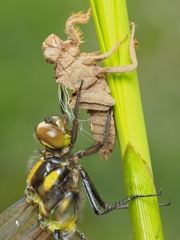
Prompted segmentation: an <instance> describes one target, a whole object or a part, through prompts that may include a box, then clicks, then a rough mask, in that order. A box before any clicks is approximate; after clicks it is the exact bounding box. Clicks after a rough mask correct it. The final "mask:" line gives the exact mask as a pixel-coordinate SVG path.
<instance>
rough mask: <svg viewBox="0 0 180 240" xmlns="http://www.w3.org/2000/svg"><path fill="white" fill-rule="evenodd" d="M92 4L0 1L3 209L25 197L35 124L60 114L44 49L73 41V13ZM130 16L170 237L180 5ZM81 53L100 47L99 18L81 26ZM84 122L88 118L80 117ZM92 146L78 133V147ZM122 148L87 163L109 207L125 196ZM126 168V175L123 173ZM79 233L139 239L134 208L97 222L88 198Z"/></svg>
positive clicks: (176, 176) (152, 5)
mask: <svg viewBox="0 0 180 240" xmlns="http://www.w3.org/2000/svg"><path fill="white" fill-rule="evenodd" d="M88 8H89V2H88V1H85V0H79V1H72V0H66V1H63V0H51V1H43V0H38V1H35V0H31V1H22V0H17V1H13V0H9V1H1V3H0V116H1V117H0V212H1V211H3V210H4V209H6V208H7V207H9V206H10V205H11V204H13V203H14V202H16V201H17V200H19V199H20V198H22V196H23V192H24V189H25V184H26V177H27V161H28V158H29V157H30V156H32V155H33V151H34V149H41V146H40V144H39V143H38V142H37V141H36V140H34V138H33V132H34V127H35V126H36V124H38V123H39V122H40V121H42V120H43V119H44V117H45V116H47V115H48V116H51V115H52V114H59V103H58V95H57V85H56V83H55V81H54V80H53V76H54V71H53V66H52V65H49V64H47V63H46V62H45V61H44V59H43V55H42V52H41V44H42V42H43V41H44V39H45V38H46V37H47V36H48V35H50V34H51V33H55V34H56V35H59V36H60V37H61V38H62V39H64V40H66V34H65V33H64V28H65V27H64V26H65V22H66V20H67V18H68V17H69V16H70V14H71V13H72V12H78V11H87V9H88ZM128 9H129V19H130V20H131V21H134V22H135V23H136V24H137V29H136V39H137V40H138V43H139V48H138V50H137V56H138V62H139V66H138V75H139V81H140V89H141V95H142V102H143V108H144V115H145V122H146V128H147V134H148V141H149V148H150V153H151V158H152V165H153V172H154V178H155V185H156V188H157V190H159V188H160V187H161V188H162V189H163V196H161V197H159V201H160V202H167V201H169V198H172V206H170V207H165V208H161V210H160V211H161V216H162V223H163V228H164V234H165V239H174V240H175V239H179V235H180V228H179V222H180V187H179V185H180V162H179V161H180V157H179V148H180V147H179V145H180V140H179V134H180V130H179V129H180V127H179V125H180V109H179V103H180V81H179V78H180V17H179V9H180V2H178V1H169V2H168V1H163V0H159V1H155V0H153V1H151V2H147V1H142V0H137V1H128ZM80 28H81V29H82V31H83V35H84V40H85V41H86V42H85V43H84V44H82V45H81V51H83V52H92V51H96V50H98V49H99V47H98V42H97V36H96V33H95V28H94V24H93V19H92V18H91V20H90V22H89V23H88V24H87V25H84V26H80ZM80 117H81V118H82V119H87V118H88V116H85V115H82V114H81V115H80ZM91 144H92V141H90V140H86V139H84V138H83V136H82V135H79V138H78V143H77V145H76V148H75V150H76V149H84V148H85V147H87V146H89V145H91ZM118 151H119V150H118V146H116V149H115V151H114V152H113V154H112V157H111V158H110V159H109V161H108V162H104V161H100V159H99V155H98V154H95V155H93V156H90V157H88V158H84V159H83V160H81V164H82V165H83V166H84V167H85V168H86V170H87V171H88V173H89V175H90V176H91V179H92V180H93V182H94V183H95V185H96V186H97V189H98V190H99V191H100V192H101V194H102V196H103V197H104V199H106V201H107V202H108V203H113V202H115V201H117V200H120V199H122V198H123V197H125V190H124V183H123V172H122V166H121V161H120V159H119V158H120V157H119V152H118ZM119 171H120V172H119ZM78 226H79V228H80V229H81V230H82V231H83V232H84V233H85V235H86V236H88V239H93V240H96V239H105V240H108V239H113V240H117V239H125V240H126V239H127V240H128V239H133V237H132V230H131V225H130V219H129V214H128V210H121V211H120V210H119V211H114V212H112V213H110V214H108V215H106V216H102V217H97V216H96V215H95V214H94V212H93V211H92V209H91V206H90V204H89V203H88V201H86V204H85V207H84V210H83V214H82V219H81V222H80V223H79V224H78Z"/></svg>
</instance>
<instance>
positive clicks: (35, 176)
mask: <svg viewBox="0 0 180 240" xmlns="http://www.w3.org/2000/svg"><path fill="white" fill-rule="evenodd" d="M82 85H83V81H82V82H81V84H80V87H79V90H78V92H77V98H76V104H75V108H74V120H73V123H72V128H71V127H70V124H69V122H68V119H67V117H66V116H65V115H63V116H62V117H59V116H52V117H51V118H49V117H47V118H46V119H45V120H44V121H43V122H41V123H40V124H38V126H37V127H36V130H35V135H36V137H37V139H38V140H39V142H40V143H41V144H42V146H43V147H44V149H43V150H41V151H40V154H41V157H40V158H39V159H38V161H37V162H36V163H35V165H34V166H33V167H32V169H31V171H30V173H29V175H28V178H27V187H26V190H25V194H24V195H25V197H24V198H23V199H21V200H19V201H18V202H16V203H15V204H13V205H12V206H11V207H9V208H8V209H7V210H5V211H4V212H3V213H2V214H1V215H0V236H1V239H2V240H7V239H12V240H14V239H19V240H21V239H32V240H35V239H36V240H41V239H43V240H44V239H48V240H49V239H50V240H51V239H52V240H59V239H61V240H85V239H87V238H86V236H85V235H84V234H83V233H82V232H80V231H79V230H78V229H77V226H76V223H77V221H78V218H79V208H80V206H81V191H82V190H83V188H84V191H85V193H86V194H87V197H88V199H89V202H90V205H91V207H92V209H93V210H94V212H95V214H97V215H104V214H107V213H109V212H111V211H113V210H118V209H123V208H128V205H127V204H128V202H129V201H131V200H133V199H135V198H139V197H152V196H158V195H161V192H160V193H158V194H149V195H133V196H130V197H127V198H125V199H124V200H123V201H120V202H118V203H116V204H113V205H108V204H107V203H106V202H105V201H104V200H103V199H102V198H101V196H100V194H99V192H98V191H97V189H96V187H95V185H94V184H93V182H92V181H91V179H90V177H89V175H88V173H87V171H86V170H85V169H84V168H83V167H82V166H81V165H80V164H78V161H79V159H80V158H82V157H85V156H88V155H91V154H93V153H95V152H97V151H99V149H100V148H101V147H102V146H103V144H104V142H105V140H106V138H107V134H108V130H109V124H110V119H111V111H109V112H108V115H107V119H106V123H105V128H104V136H103V139H102V140H101V141H100V142H98V143H96V144H95V145H93V146H91V147H89V148H87V149H85V150H80V151H78V152H75V153H71V149H72V148H73V146H74V144H75V142H76V140H77V134H78V106H79V102H80V95H81V88H82ZM80 183H82V185H83V188H82V189H81V188H80V187H79V185H80Z"/></svg>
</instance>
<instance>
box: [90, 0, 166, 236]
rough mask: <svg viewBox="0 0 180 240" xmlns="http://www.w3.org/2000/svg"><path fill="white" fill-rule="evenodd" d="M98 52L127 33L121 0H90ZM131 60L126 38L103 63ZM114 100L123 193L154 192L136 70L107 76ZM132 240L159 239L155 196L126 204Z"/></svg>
mask: <svg viewBox="0 0 180 240" xmlns="http://www.w3.org/2000/svg"><path fill="white" fill-rule="evenodd" d="M90 4H91V8H92V13H93V18H94V22H95V26H96V30H97V35H98V39H99V43H100V48H101V51H102V52H103V53H104V52H107V51H109V50H110V49H111V48H112V47H113V46H114V45H115V44H116V43H117V42H118V41H119V40H121V39H123V38H124V37H125V35H126V34H128V35H129V36H130V25H129V20H128V13H127V6H126V1H125V0H90ZM130 63H131V60H130V57H129V37H128V39H126V40H125V41H124V42H123V43H122V45H121V46H120V48H119V49H118V50H117V51H116V52H115V53H114V54H113V55H112V56H111V57H110V58H109V59H108V60H106V61H104V65H105V66H123V65H128V64H130ZM107 79H108V84H109V86H110V89H111V94H112V96H113V97H114V98H115V100H116V104H115V106H114V116H115V122H116V129H117V134H118V139H119V144H120V149H121V155H122V160H123V169H124V179H125V185H126V191H127V195H128V196H131V195H134V194H142V195H146V194H153V193H155V187H154V181H153V173H152V167H151V160H150V155H149V149H148V143H147V136H146V129H145V124H144V117H143V111H142V104H141V97H140V91H139V85H138V77H137V73H136V71H133V72H130V73H122V74H109V75H108V76H107ZM129 210H130V216H131V222H132V228H133V234H134V239H137V240H141V239H146V240H153V239H159V240H162V239H163V231H162V225H161V219H160V214H159V207H158V202H157V198H156V197H150V198H138V199H135V200H133V201H132V202H130V204H129Z"/></svg>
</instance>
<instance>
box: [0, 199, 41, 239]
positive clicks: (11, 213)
mask: <svg viewBox="0 0 180 240" xmlns="http://www.w3.org/2000/svg"><path fill="white" fill-rule="evenodd" d="M36 210H37V206H33V205H31V204H28V203H27V202H26V201H25V198H23V199H21V200H19V201H18V202H16V203H15V204H13V205H12V206H10V207H9V208H8V209H6V210H5V211H4V212H3V213H1V214H0V238H1V240H7V239H18V237H15V236H22V235H23V234H24V233H25V231H27V230H28V229H30V228H31V227H32V226H34V225H35V224H37V211H36ZM13 237H14V238H13Z"/></svg>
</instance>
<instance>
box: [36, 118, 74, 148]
mask: <svg viewBox="0 0 180 240" xmlns="http://www.w3.org/2000/svg"><path fill="white" fill-rule="evenodd" d="M35 135H36V137H37V138H38V140H39V141H40V143H41V144H42V145H43V146H44V147H48V148H50V149H62V148H64V147H67V146H69V144H70V142H71V129H70V126H69V124H68V123H67V120H66V119H65V118H62V117H58V116H53V117H51V118H49V117H47V118H46V119H45V120H44V121H43V122H41V123H39V124H38V125H37V127H36V129H35Z"/></svg>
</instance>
